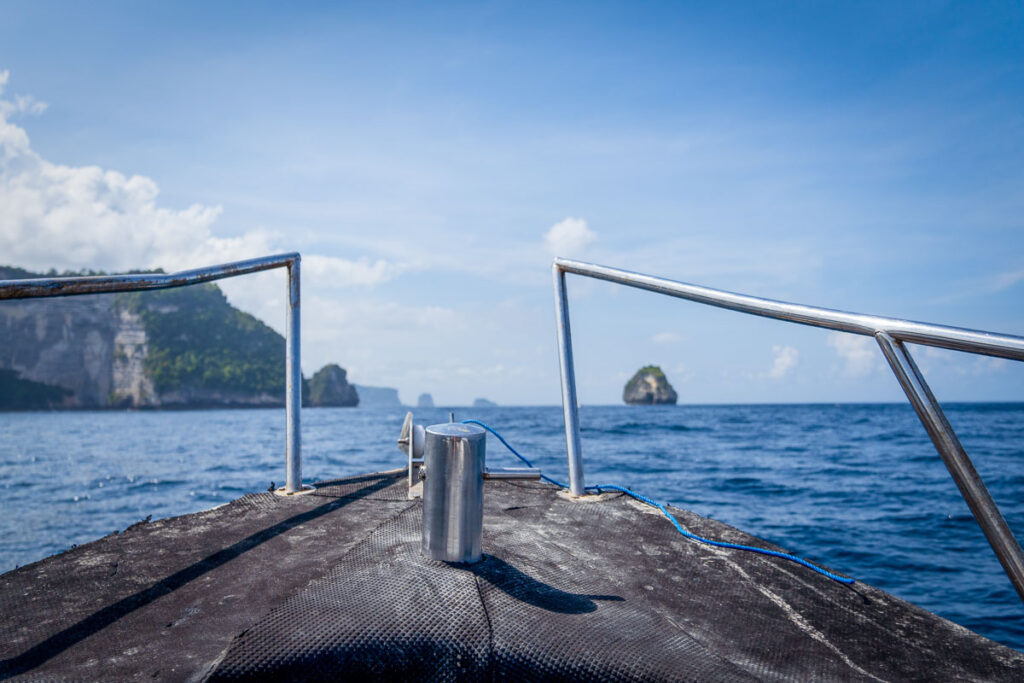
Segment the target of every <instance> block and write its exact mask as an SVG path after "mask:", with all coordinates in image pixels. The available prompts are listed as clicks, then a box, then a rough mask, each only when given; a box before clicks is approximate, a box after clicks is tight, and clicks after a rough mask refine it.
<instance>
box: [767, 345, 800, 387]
mask: <svg viewBox="0 0 1024 683" xmlns="http://www.w3.org/2000/svg"><path fill="white" fill-rule="evenodd" d="M772 355H773V356H774V358H773V360H772V367H771V369H770V370H769V371H768V377H770V378H772V379H782V378H783V377H785V376H786V375H788V374H789V372H790V370H792V369H793V368H795V367H796V364H797V361H798V360H799V359H800V352H799V351H797V350H796V349H794V348H793V347H792V346H773V347H772Z"/></svg>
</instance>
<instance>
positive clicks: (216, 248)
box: [0, 71, 400, 291]
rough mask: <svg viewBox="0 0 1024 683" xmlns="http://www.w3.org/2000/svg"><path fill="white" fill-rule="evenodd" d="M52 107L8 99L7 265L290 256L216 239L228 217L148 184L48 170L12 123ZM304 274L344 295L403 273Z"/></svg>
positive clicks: (356, 268)
mask: <svg viewBox="0 0 1024 683" xmlns="http://www.w3.org/2000/svg"><path fill="white" fill-rule="evenodd" d="M9 78H10V74H9V72H7V71H0V95H2V94H3V91H4V88H5V86H6V84H7V81H8V80H9ZM45 106H46V105H45V104H43V103H41V102H36V101H35V100H33V99H32V98H31V97H25V96H18V97H15V98H14V99H0V207H3V210H2V211H0V254H2V260H3V262H4V263H6V264H11V265H17V266H22V267H24V268H29V269H35V270H46V269H49V268H56V269H58V270H63V269H79V268H94V269H102V270H125V269H129V268H164V269H166V270H169V271H174V270H180V269H183V268H192V267H197V266H203V265H210V264H215V263H223V262H226V261H234V260H239V259H244V258H251V257H254V256H261V255H266V254H271V253H274V252H279V251H283V250H284V249H282V248H281V246H282V245H281V244H279V240H278V238H277V236H275V235H274V234H272V233H270V232H267V231H264V230H252V231H249V232H247V233H245V234H242V235H239V236H236V237H219V236H217V235H215V234H214V232H213V230H212V226H213V224H214V222H215V221H216V219H217V217H218V216H219V215H220V213H221V208H220V207H217V206H203V205H200V204H193V205H192V206H190V207H188V208H186V209H181V210H174V209H168V208H163V207H160V206H159V205H158V204H157V199H158V196H159V194H160V190H159V188H158V187H157V184H156V182H154V181H153V180H152V179H150V178H147V177H145V176H140V175H133V176H125V175H124V174H122V173H119V172H117V171H113V170H104V169H101V168H99V167H98V166H65V165H62V164H55V163H53V162H50V161H47V160H46V159H44V158H43V157H42V156H40V155H39V154H38V153H37V152H36V151H34V150H33V149H32V147H31V144H30V141H29V137H28V134H27V133H26V132H25V130H24V129H23V128H20V127H19V126H16V125H14V124H12V123H11V122H10V121H9V118H10V116H11V115H12V114H15V113H40V112H41V111H43V109H45ZM287 246H289V247H290V246H292V245H287ZM303 265H304V272H305V273H306V274H307V278H304V279H305V281H306V282H310V283H316V284H324V285H329V286H335V287H336V286H351V285H376V284H380V283H382V282H384V281H386V280H388V279H390V278H392V277H394V276H395V275H396V274H397V273H398V272H399V270H400V268H399V267H398V266H396V265H394V264H392V263H389V262H388V261H385V260H376V261H370V260H369V259H366V258H362V259H359V260H355V261H350V260H346V259H340V258H334V257H329V256H320V255H315V254H313V255H306V256H304V257H303ZM249 287H250V288H251V287H252V285H251V284H250V285H249ZM258 288H259V287H257V289H258ZM225 289H226V290H229V291H236V288H232V287H225ZM275 291H276V290H275Z"/></svg>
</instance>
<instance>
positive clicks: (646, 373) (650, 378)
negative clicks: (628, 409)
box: [622, 365, 678, 405]
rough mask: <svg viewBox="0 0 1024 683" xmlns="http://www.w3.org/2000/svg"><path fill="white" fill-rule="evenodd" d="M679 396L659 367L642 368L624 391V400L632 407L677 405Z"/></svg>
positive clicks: (627, 383)
mask: <svg viewBox="0 0 1024 683" xmlns="http://www.w3.org/2000/svg"><path fill="white" fill-rule="evenodd" d="M677 399H678V396H677V395H676V391H675V389H673V388H672V385H671V384H669V383H668V378H667V377H665V373H664V372H662V370H661V368H659V367H658V366H657V365H648V366H646V367H643V368H640V369H639V370H637V371H636V374H635V375H633V377H632V379H630V380H629V381H628V382H626V386H625V388H623V390H622V400H623V401H625V402H626V403H628V404H630V405H664V404H668V405H675V403H676V400H677Z"/></svg>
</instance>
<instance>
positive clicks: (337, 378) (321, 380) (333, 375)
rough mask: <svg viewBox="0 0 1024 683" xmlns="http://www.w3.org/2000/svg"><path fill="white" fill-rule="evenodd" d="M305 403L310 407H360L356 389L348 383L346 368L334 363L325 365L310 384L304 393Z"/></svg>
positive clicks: (312, 378)
mask: <svg viewBox="0 0 1024 683" xmlns="http://www.w3.org/2000/svg"><path fill="white" fill-rule="evenodd" d="M302 397H303V403H304V404H305V405H310V406H325V407H328V406H330V407H344V408H351V407H353V406H357V405H359V394H358V393H356V388H355V387H354V386H352V385H351V384H349V383H348V379H347V377H346V372H345V369H344V368H341V367H339V366H338V365H336V364H334V363H330V364H329V365H325V366H323V367H322V368H320V369H319V370H317V372H316V374H315V375H313V376H312V377H311V378H310V380H309V382H308V388H304V389H303V392H302Z"/></svg>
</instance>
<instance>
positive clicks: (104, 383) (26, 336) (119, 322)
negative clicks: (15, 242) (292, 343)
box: [0, 266, 397, 410]
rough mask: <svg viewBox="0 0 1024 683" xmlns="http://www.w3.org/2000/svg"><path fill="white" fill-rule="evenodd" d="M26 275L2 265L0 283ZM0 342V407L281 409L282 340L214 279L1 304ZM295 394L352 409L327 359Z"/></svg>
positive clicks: (353, 401)
mask: <svg viewBox="0 0 1024 683" xmlns="http://www.w3.org/2000/svg"><path fill="white" fill-rule="evenodd" d="M95 274H97V273H94V272H81V273H71V272H67V273H63V274H62V275H68V276H73V275H95ZM48 275H49V276H55V275H57V273H56V272H51V273H49V274H48ZM32 277H43V275H41V274H38V273H33V272H30V271H27V270H24V269H21V268H15V267H11V266H0V280H13V279H22V278H32ZM0 339H3V348H2V350H0V410H33V409H36V410H38V409H61V408H67V409H74V408H209V407H224V408H227V407H263V406H268V407H269V406H283V405H284V393H285V367H284V366H285V363H284V356H285V340H284V337H282V336H281V335H280V334H278V333H277V332H275V331H274V330H273V329H271V328H270V327H268V326H267V325H265V324H264V323H263V322H261V321H260V320H258V319H257V318H255V317H254V316H252V315H249V314H248V313H245V312H243V311H240V310H238V309H237V308H235V307H234V306H232V305H231V304H229V303H228V300H227V298H226V297H225V296H224V293H223V292H222V291H221V290H220V288H219V287H217V285H215V284H212V283H208V284H202V285H195V286H192V287H183V288H180V289H165V290H159V291H153V292H122V293H117V294H110V295H103V296H81V297H64V298H57V299H48V300H46V301H42V300H33V299H26V300H17V301H6V302H3V303H2V304H0ZM302 389H303V391H302V395H303V404H304V405H307V406H355V405H358V404H359V398H360V397H359V394H358V392H357V390H356V388H355V387H354V386H353V385H351V384H349V383H348V380H347V376H346V373H345V370H344V369H343V368H341V367H340V366H338V365H337V364H334V363H331V364H328V365H326V366H324V367H323V368H321V369H320V370H319V371H318V372H317V373H316V374H314V375H313V377H312V378H311V379H310V380H306V379H305V378H303V387H302ZM392 391H394V390H392ZM395 399H396V401H397V392H396V393H395Z"/></svg>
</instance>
